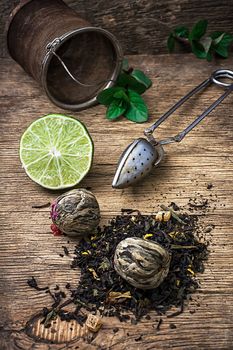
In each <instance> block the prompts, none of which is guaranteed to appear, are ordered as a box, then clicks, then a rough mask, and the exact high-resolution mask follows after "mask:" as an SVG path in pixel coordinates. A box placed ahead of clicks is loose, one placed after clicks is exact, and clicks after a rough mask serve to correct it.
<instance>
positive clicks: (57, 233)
mask: <svg viewBox="0 0 233 350" xmlns="http://www.w3.org/2000/svg"><path fill="white" fill-rule="evenodd" d="M50 228H51V230H52V233H53V235H54V236H61V235H62V232H61V230H60V229H59V228H58V227H57V226H56V225H55V224H52V225H51V226H50Z"/></svg>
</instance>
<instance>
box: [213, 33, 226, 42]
mask: <svg viewBox="0 0 233 350" xmlns="http://www.w3.org/2000/svg"><path fill="white" fill-rule="evenodd" d="M224 35H225V33H224V32H213V33H212V34H211V35H210V37H211V38H212V39H213V45H217V44H218V43H219V42H220V41H221V40H222V38H223V37H224Z"/></svg>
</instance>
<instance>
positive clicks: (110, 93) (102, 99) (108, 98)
mask: <svg viewBox="0 0 233 350" xmlns="http://www.w3.org/2000/svg"><path fill="white" fill-rule="evenodd" d="M125 91H126V90H125V89H124V88H123V87H120V86H116V87H111V88H108V89H105V90H103V91H101V92H100V93H99V94H98V96H97V101H98V102H99V103H100V104H102V105H105V106H109V105H110V104H111V102H112V100H113V98H114V94H115V93H117V92H125Z"/></svg>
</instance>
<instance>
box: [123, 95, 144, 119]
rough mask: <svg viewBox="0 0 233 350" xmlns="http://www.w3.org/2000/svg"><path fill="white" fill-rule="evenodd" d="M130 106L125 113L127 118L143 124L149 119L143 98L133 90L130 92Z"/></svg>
mask: <svg viewBox="0 0 233 350" xmlns="http://www.w3.org/2000/svg"><path fill="white" fill-rule="evenodd" d="M128 96H129V99H130V105H129V107H128V108H127V111H126V112H125V113H124V115H125V117H126V118H127V119H129V120H131V121H133V122H136V123H143V122H145V121H147V119H148V109H147V106H146V104H145V102H144V100H143V99H142V97H141V96H140V95H139V94H138V93H137V92H135V91H133V90H130V89H129V90H128Z"/></svg>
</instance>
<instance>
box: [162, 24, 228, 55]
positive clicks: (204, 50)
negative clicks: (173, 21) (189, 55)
mask: <svg viewBox="0 0 233 350" xmlns="http://www.w3.org/2000/svg"><path fill="white" fill-rule="evenodd" d="M207 28H208V21H207V20H205V19H204V20H200V21H198V22H197V23H196V24H194V26H193V27H192V29H191V30H189V28H187V27H186V26H179V27H177V28H175V29H174V30H173V31H172V32H171V33H170V35H169V37H168V39H167V47H168V50H169V52H173V51H174V48H175V44H176V42H177V41H179V42H181V43H183V44H189V45H190V46H191V50H192V52H193V53H194V55H195V56H196V57H198V58H201V59H206V60H207V61H211V60H212V58H213V54H217V55H219V56H221V57H223V58H227V57H228V55H229V48H230V45H231V43H232V42H233V35H232V34H229V33H226V32H221V31H218V32H213V33H212V34H210V35H206V32H207Z"/></svg>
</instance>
